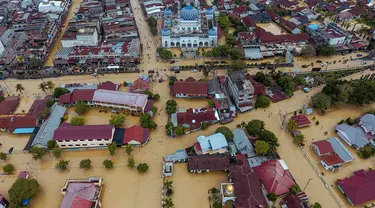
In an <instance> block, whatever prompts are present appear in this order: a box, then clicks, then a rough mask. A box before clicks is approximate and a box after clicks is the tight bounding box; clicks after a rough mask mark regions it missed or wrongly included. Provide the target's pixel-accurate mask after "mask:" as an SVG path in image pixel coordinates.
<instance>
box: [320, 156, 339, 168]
mask: <svg viewBox="0 0 375 208" xmlns="http://www.w3.org/2000/svg"><path fill="white" fill-rule="evenodd" d="M320 160H322V161H323V162H325V163H326V164H327V165H329V166H333V165H339V164H342V163H344V161H343V160H342V159H341V158H340V157H339V156H338V155H336V154H330V155H326V156H323V157H321V158H320Z"/></svg>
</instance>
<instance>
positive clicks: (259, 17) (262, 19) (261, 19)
mask: <svg viewBox="0 0 375 208" xmlns="http://www.w3.org/2000/svg"><path fill="white" fill-rule="evenodd" d="M250 18H251V19H252V20H253V21H254V22H255V23H268V22H270V21H271V18H270V16H268V14H267V13H266V12H262V13H256V14H253V15H251V16H250ZM255 26H256V25H255Z"/></svg>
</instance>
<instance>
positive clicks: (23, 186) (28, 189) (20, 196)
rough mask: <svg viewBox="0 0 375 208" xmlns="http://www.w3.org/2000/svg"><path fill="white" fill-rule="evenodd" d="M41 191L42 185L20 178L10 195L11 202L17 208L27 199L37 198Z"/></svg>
mask: <svg viewBox="0 0 375 208" xmlns="http://www.w3.org/2000/svg"><path fill="white" fill-rule="evenodd" d="M39 191H40V185H39V183H38V181H37V180H35V179H23V178H19V179H17V180H16V182H14V183H13V185H12V187H11V188H10V189H9V191H8V194H9V198H10V202H11V203H12V204H13V205H15V206H16V207H18V206H21V203H22V201H23V200H25V199H29V198H31V197H33V196H35V195H36V194H37V193H39Z"/></svg>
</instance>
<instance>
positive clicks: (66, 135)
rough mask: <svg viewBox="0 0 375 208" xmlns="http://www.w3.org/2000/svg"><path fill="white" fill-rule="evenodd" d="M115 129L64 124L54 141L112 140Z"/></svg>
mask: <svg viewBox="0 0 375 208" xmlns="http://www.w3.org/2000/svg"><path fill="white" fill-rule="evenodd" d="M114 131H115V129H114V127H113V126H111V125H83V126H72V125H70V124H68V123H63V124H62V125H61V126H60V127H59V128H57V129H56V130H55V132H54V135H53V139H54V140H58V141H63V140H89V139H95V140H98V139H112V138H113V134H114Z"/></svg>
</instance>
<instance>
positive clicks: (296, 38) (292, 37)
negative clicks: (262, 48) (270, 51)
mask: <svg viewBox="0 0 375 208" xmlns="http://www.w3.org/2000/svg"><path fill="white" fill-rule="evenodd" d="M309 38H310V37H309V35H308V34H307V33H301V34H286V35H263V36H260V37H259V40H260V41H261V42H262V43H287V42H293V43H298V42H306V41H308V40H309Z"/></svg>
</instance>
